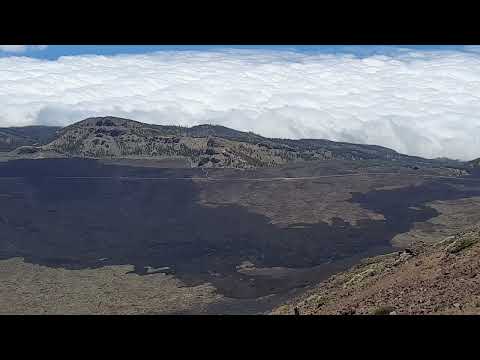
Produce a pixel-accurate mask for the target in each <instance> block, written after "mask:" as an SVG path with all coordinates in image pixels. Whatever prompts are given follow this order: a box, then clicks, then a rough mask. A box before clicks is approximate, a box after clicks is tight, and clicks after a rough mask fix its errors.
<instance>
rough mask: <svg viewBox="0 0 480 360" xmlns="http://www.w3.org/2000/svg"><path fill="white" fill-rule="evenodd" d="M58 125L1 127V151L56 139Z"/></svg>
mask: <svg viewBox="0 0 480 360" xmlns="http://www.w3.org/2000/svg"><path fill="white" fill-rule="evenodd" d="M60 129H61V128H60V127H56V126H25V127H10V128H0V151H11V150H13V149H16V148H18V147H20V146H28V145H30V146H31V145H44V144H47V143H49V142H50V141H52V140H54V139H55V136H56V132H57V131H58V130H60Z"/></svg>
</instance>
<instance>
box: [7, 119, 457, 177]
mask: <svg viewBox="0 0 480 360" xmlns="http://www.w3.org/2000/svg"><path fill="white" fill-rule="evenodd" d="M12 155H14V156H23V157H34V158H35V157H37V158H44V157H88V158H135V159H138V158H141V159H145V158H155V159H177V160H182V161H184V162H185V163H186V164H187V166H191V167H232V168H255V167H267V166H276V165H282V164H285V163H289V162H296V161H310V160H330V159H336V160H380V161H389V162H391V161H394V162H396V163H397V164H399V165H400V164H407V165H410V166H423V165H427V166H429V165H432V164H433V165H439V164H441V165H448V161H440V160H426V159H422V158H419V157H413V156H407V155H403V154H399V153H397V152H396V151H394V150H391V149H388V148H384V147H381V146H374V145H359V144H349V143H342V142H333V141H328V140H318V139H302V140H289V139H269V138H265V137H262V136H259V135H256V134H253V133H249V132H241V131H237V130H233V129H229V128H226V127H223V126H214V125H199V126H194V127H191V128H186V127H178V126H161V125H149V124H144V123H140V122H137V121H133V120H129V119H121V118H116V117H101V118H89V119H86V120H83V121H80V122H78V123H75V124H73V125H70V126H67V127H65V128H63V129H61V130H58V131H56V133H55V138H54V139H53V140H52V141H51V142H48V143H45V144H43V145H41V146H22V147H19V148H17V149H16V150H15V151H13V152H12ZM453 165H458V164H453Z"/></svg>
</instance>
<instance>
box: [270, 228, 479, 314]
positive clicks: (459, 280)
mask: <svg viewBox="0 0 480 360" xmlns="http://www.w3.org/2000/svg"><path fill="white" fill-rule="evenodd" d="M479 257H480V226H477V227H474V228H471V229H469V230H466V231H463V232H461V233H459V234H457V235H455V236H451V237H447V238H445V239H443V240H442V241H440V242H437V243H434V244H428V245H427V244H421V243H419V244H416V245H415V248H412V249H407V250H406V251H402V252H397V253H392V254H387V255H383V256H378V257H375V258H370V259H366V260H364V261H363V262H362V263H361V264H360V265H357V266H355V267H353V268H352V269H350V270H349V271H346V272H343V273H340V274H337V275H334V276H332V277H331V278H329V279H328V280H327V281H325V282H323V283H321V284H319V285H318V286H316V287H315V288H314V289H311V290H310V291H308V292H307V293H305V294H304V295H302V296H301V298H299V299H296V300H293V301H292V302H291V303H289V304H287V305H283V306H281V307H279V308H277V309H276V310H274V311H273V313H274V314H295V313H297V314H300V315H321V314H349V315H354V314H374V315H375V314H376V315H388V314H392V315H395V314H480V262H479V260H478V259H479Z"/></svg>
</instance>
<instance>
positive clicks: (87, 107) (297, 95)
mask: <svg viewBox="0 0 480 360" xmlns="http://www.w3.org/2000/svg"><path fill="white" fill-rule="evenodd" d="M105 115H114V116H121V117H127V118H131V119H135V120H138V121H143V122H148V123H155V124H179V125H188V126H190V125H196V124H203V123H211V124H221V125H224V126H228V127H232V128H235V129H238V130H246V131H247V130H248V131H253V132H256V133H259V134H261V135H264V136H269V137H287V138H324V139H330V140H336V141H347V142H356V143H368V144H377V145H383V146H387V147H389V148H393V149H395V150H397V151H399V152H402V153H406V154H411V155H420V156H424V157H429V158H432V157H443V156H446V157H450V158H458V159H464V160H467V159H473V158H476V157H480V118H479V116H480V53H479V52H475V51H471V52H463V51H430V52H419V51H413V50H403V51H402V50H399V51H398V52H397V53H395V54H393V55H388V56H387V55H376V56H370V57H363V58H361V57H356V56H353V55H345V54H336V55H335V54H333V55H325V54H323V55H318V54H308V53H299V52H294V51H292V52H289V51H267V50H220V51H200V52H198V51H196V52H192V51H176V52H163V51H162V52H158V53H151V54H143V55H116V56H85V55H82V56H70V57H68V56H67V57H60V58H58V59H57V60H41V59H34V58H29V57H21V56H13V57H3V58H0V126H23V125H29V124H49V125H67V124H70V123H73V122H76V121H79V120H82V119H84V118H86V117H91V116H105Z"/></svg>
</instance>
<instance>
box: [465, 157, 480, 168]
mask: <svg viewBox="0 0 480 360" xmlns="http://www.w3.org/2000/svg"><path fill="white" fill-rule="evenodd" d="M468 163H469V164H470V166H472V167H480V158H478V159H475V160H472V161H469V162H468Z"/></svg>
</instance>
